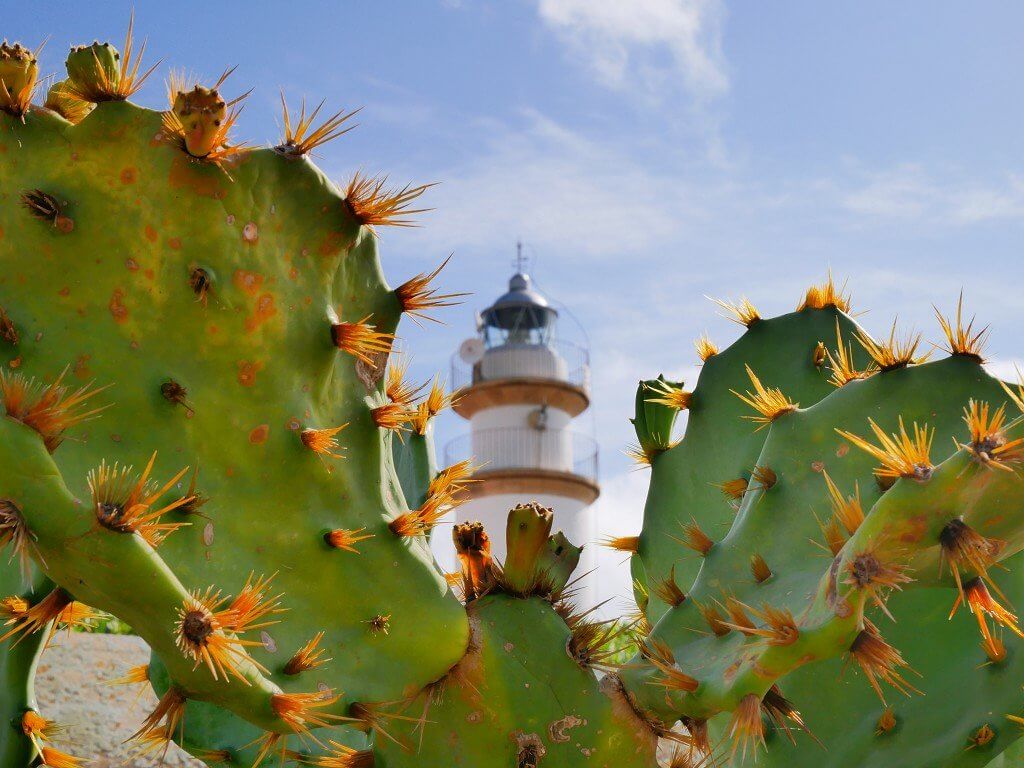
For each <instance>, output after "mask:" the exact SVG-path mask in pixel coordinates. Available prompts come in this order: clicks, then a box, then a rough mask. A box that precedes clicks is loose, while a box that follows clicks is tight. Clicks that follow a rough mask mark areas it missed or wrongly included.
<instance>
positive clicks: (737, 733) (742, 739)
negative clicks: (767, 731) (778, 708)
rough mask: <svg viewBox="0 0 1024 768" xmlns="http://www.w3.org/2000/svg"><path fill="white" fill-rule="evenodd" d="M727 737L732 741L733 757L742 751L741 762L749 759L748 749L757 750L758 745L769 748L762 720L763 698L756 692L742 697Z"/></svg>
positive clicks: (731, 753)
mask: <svg viewBox="0 0 1024 768" xmlns="http://www.w3.org/2000/svg"><path fill="white" fill-rule="evenodd" d="M726 737H727V738H728V739H729V740H731V741H732V750H731V751H730V753H729V754H730V755H731V758H732V759H733V760H735V759H736V753H737V752H739V753H740V762H741V763H742V762H744V761H745V760H746V759H747V750H748V749H751V750H753V751H756V750H757V747H758V745H760V746H762V747H764V748H765V749H767V744H765V740H764V722H763V721H762V720H761V699H760V698H759V697H758V696H757V694H756V693H748V694H747V695H746V696H744V697H743V698H742V699H740V702H739V704H738V705H737V707H736V710H735V711H734V712H733V713H732V720H730V721H729V729H728V730H727V731H726Z"/></svg>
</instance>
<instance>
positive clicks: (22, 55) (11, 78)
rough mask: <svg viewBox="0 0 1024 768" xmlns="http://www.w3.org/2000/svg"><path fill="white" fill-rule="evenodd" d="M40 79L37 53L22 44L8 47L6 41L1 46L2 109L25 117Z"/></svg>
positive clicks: (0, 92)
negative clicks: (37, 81)
mask: <svg viewBox="0 0 1024 768" xmlns="http://www.w3.org/2000/svg"><path fill="white" fill-rule="evenodd" d="M38 77H39V64H38V63H37V62H36V55H35V53H33V52H32V51H30V50H29V49H28V48H26V47H24V46H23V45H21V43H15V44H14V45H8V44H7V41H6V40H5V41H4V42H3V44H2V45H0V109H2V110H3V111H4V112H7V113H9V114H12V115H14V116H16V117H21V116H22V115H24V114H25V112H26V111H28V106H29V103H30V102H31V101H32V92H33V91H34V90H35V87H36V80H37V79H38Z"/></svg>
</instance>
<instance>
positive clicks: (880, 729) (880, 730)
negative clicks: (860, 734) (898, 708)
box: [875, 707, 896, 736]
mask: <svg viewBox="0 0 1024 768" xmlns="http://www.w3.org/2000/svg"><path fill="white" fill-rule="evenodd" d="M895 727H896V713H895V712H893V709H892V707H886V708H885V709H884V710H883V711H882V714H881V715H880V716H879V718H878V722H877V723H876V724H875V735H876V736H881V735H883V734H886V733H889V732H890V731H891V730H892V729H893V728H895Z"/></svg>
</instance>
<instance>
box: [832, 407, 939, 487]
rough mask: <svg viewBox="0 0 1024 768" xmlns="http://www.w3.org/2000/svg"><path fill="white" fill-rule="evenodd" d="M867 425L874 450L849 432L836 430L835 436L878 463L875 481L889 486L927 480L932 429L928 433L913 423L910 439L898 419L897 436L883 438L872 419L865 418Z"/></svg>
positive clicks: (881, 431)
mask: <svg viewBox="0 0 1024 768" xmlns="http://www.w3.org/2000/svg"><path fill="white" fill-rule="evenodd" d="M868 424H870V425H871V430H872V431H873V432H874V433H875V437H877V438H878V442H879V445H877V446H876V445H873V444H871V443H869V442H868V441H867V440H865V439H864V438H863V437H858V436H857V435H855V434H853V433H851V432H847V431H845V430H842V429H837V430H836V432H838V433H839V434H840V435H841V436H843V437H845V438H846V439H847V440H849V441H850V442H851V443H853V444H854V445H855V446H857V447H858V448H860V449H861V450H862V451H865V452H867V453H869V454H871V455H872V456H874V457H875V458H876V459H878V461H879V462H880V463H881V466H880V467H877V468H876V469H875V476H876V477H878V478H879V480H881V481H885V482H892V481H895V480H897V479H899V478H901V477H906V478H909V479H911V480H917V481H919V482H923V481H925V480H929V479H930V478H931V476H932V470H933V466H932V463H931V459H930V458H929V454H930V452H931V447H932V438H933V437H934V436H935V430H934V429H932V430H929V429H928V425H927V424H925V425H924V426H922V427H919V426H918V425H917V422H914V427H913V435H911V434H908V432H907V428H906V426H905V425H904V424H903V417H902V416H901V417H900V420H899V427H900V428H899V432H893V433H892V435H888V434H886V432H885V430H883V429H882V428H881V427H879V426H878V424H876V423H875V421H874V419H871V418H868Z"/></svg>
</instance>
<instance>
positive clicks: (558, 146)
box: [4, 0, 1024, 591]
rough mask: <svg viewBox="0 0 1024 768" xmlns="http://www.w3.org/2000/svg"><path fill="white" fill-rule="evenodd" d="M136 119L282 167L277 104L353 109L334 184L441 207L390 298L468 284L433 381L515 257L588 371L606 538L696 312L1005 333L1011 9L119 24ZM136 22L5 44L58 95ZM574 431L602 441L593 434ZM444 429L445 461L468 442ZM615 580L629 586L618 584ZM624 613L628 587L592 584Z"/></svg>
mask: <svg viewBox="0 0 1024 768" xmlns="http://www.w3.org/2000/svg"><path fill="white" fill-rule="evenodd" d="M136 6H137V9H136V10H137V23H136V26H137V31H138V32H139V33H140V34H141V35H143V36H148V37H149V48H148V51H147V59H148V60H149V61H155V60H156V59H163V64H162V65H161V67H160V68H159V70H158V73H157V76H155V77H154V78H153V79H152V80H151V82H150V83H149V84H148V85H147V87H146V88H145V89H144V91H143V92H142V93H141V94H140V95H139V96H138V97H137V100H138V101H140V102H141V103H144V104H147V105H149V106H153V107H162V106H163V104H164V97H163V80H164V78H165V77H166V74H167V71H168V69H169V68H171V67H174V68H181V67H183V68H186V69H188V70H190V71H193V72H195V73H197V74H199V75H201V76H204V77H207V78H210V79H215V78H216V76H217V75H219V74H220V72H221V71H222V70H223V69H224V68H225V67H226V66H230V65H238V70H237V72H236V73H235V75H233V76H232V78H231V80H229V87H228V88H227V89H226V90H227V92H228V94H232V93H234V91H235V90H237V91H242V90H245V89H248V88H249V87H252V86H255V88H256V90H255V91H254V92H253V94H252V96H251V97H250V98H249V99H248V106H247V108H246V111H245V113H244V115H243V117H242V119H241V121H240V128H239V130H238V137H239V138H244V139H246V140H249V141H254V142H263V141H273V140H275V139H276V137H277V134H278V125H279V113H278V106H277V100H278V89H279V88H283V89H284V90H285V92H286V94H287V95H288V96H289V97H290V99H291V100H295V101H297V100H298V99H299V98H301V97H302V96H306V97H307V98H308V99H310V100H319V99H320V98H326V99H327V100H328V105H329V107H331V108H340V107H342V106H347V107H356V106H362V107H363V108H364V109H363V111H362V113H361V114H360V116H359V123H360V127H359V128H358V129H357V130H355V131H353V132H352V133H350V134H348V135H347V136H345V137H344V138H342V139H340V140H338V141H336V142H335V143H333V144H331V145H329V146H327V147H325V148H324V149H323V150H322V151H321V152H320V155H319V158H318V162H319V163H320V164H321V166H322V167H324V168H325V169H326V170H327V171H328V172H329V173H330V174H331V175H332V176H333V177H336V178H338V179H339V180H340V179H345V178H347V176H348V175H349V174H350V173H351V172H352V171H354V170H355V169H358V168H362V169H365V170H369V171H387V172H388V173H390V174H391V176H392V178H393V179H394V180H396V181H402V182H404V181H406V180H409V181H416V182H423V181H440V182H441V184H440V186H438V187H437V188H436V189H434V190H432V191H431V192H430V193H429V196H428V198H427V202H428V203H429V204H430V205H431V206H434V207H436V209H437V210H436V211H435V212H433V213H431V214H428V215H425V216H423V217H422V224H423V227H422V228H420V229H414V230H405V231H396V230H392V231H387V230H385V231H384V232H383V233H382V238H381V239H382V247H381V252H382V259H383V261H384V265H385V270H386V272H387V274H388V275H389V277H390V279H391V280H392V282H393V283H394V284H397V283H399V282H401V281H402V280H404V279H405V278H406V277H408V276H410V275H411V274H414V273H416V272H419V271H422V270H425V269H427V268H430V267H432V266H433V265H434V264H435V263H436V262H438V261H439V260H440V259H442V258H443V257H444V256H445V255H447V254H448V253H450V252H454V254H455V256H454V258H453V260H452V264H451V265H450V268H449V270H448V274H447V275H446V285H447V286H449V287H451V288H452V289H455V290H466V291H473V292H474V293H475V294H476V296H475V297H473V298H472V299H471V300H470V301H469V303H468V304H467V305H466V306H464V307H459V308H457V309H454V310H451V311H449V312H447V313H446V315H445V320H446V321H447V323H448V324H447V325H446V326H444V327H429V328H425V329H423V330H420V329H417V328H416V327H415V326H413V327H411V328H409V329H407V331H408V333H407V339H408V341H407V344H408V346H409V347H410V348H411V349H413V350H414V351H415V369H416V371H418V372H419V373H420V374H421V375H422V376H423V377H426V375H427V374H428V373H429V372H431V371H434V370H437V369H445V368H446V367H447V360H448V356H449V355H450V353H451V351H452V350H453V349H454V348H455V347H456V346H457V344H458V342H459V341H460V340H461V339H463V338H465V337H466V336H467V335H469V333H470V332H471V329H472V315H473V311H474V310H475V309H478V308H480V307H481V306H483V305H486V304H487V303H488V302H489V301H490V300H491V299H493V298H494V297H495V296H496V295H497V294H498V293H500V292H501V290H502V288H503V285H504V282H505V280H506V279H507V277H508V273H509V271H510V263H511V260H512V257H513V255H514V243H515V240H516V238H517V237H521V238H522V239H523V240H524V242H525V243H526V244H527V248H528V251H529V253H531V254H533V255H535V257H536V260H537V266H536V270H535V272H536V277H537V279H538V281H539V283H540V284H541V285H542V286H543V287H544V288H546V289H547V290H548V291H549V293H550V294H551V295H552V296H553V297H555V298H557V299H558V300H559V301H561V302H563V303H564V304H565V305H567V306H568V307H569V308H570V309H571V310H572V312H573V314H574V315H575V316H577V317H578V318H579V320H580V322H581V323H582V324H583V325H584V327H585V328H586V330H587V332H588V334H589V336H590V339H591V343H592V346H593V350H592V356H593V366H594V407H593V420H592V424H593V428H594V429H595V430H596V434H597V436H598V438H599V440H600V442H601V445H602V450H603V454H602V470H603V480H604V487H605V494H604V496H603V499H602V501H601V502H600V507H599V514H600V520H601V525H602V527H603V528H604V529H605V530H607V531H608V532H614V533H632V532H635V530H636V529H637V528H638V526H639V518H640V514H641V510H642V506H643V498H644V493H645V487H646V475H645V474H644V473H642V472H632V471H631V468H630V465H629V463H628V460H627V459H625V457H624V456H623V455H622V453H621V450H622V448H623V447H624V446H625V444H626V443H627V442H629V441H630V439H631V438H632V435H631V429H630V426H629V424H628V422H627V417H628V416H629V414H630V411H631V408H632V404H631V401H632V397H633V391H634V387H635V383H636V380H637V379H638V378H640V377H647V376H650V375H654V374H656V373H658V372H661V371H664V372H665V373H667V374H673V375H675V376H681V375H682V376H685V377H686V378H687V379H689V380H692V378H693V377H694V375H695V373H696V368H695V365H694V364H695V355H694V353H693V347H692V340H693V339H694V338H695V337H696V336H697V335H699V334H700V333H701V332H702V331H704V330H708V331H709V332H710V333H711V336H712V337H713V338H714V339H715V340H716V341H718V342H719V343H722V344H724V343H727V342H728V341H729V340H731V339H732V338H734V337H735V336H736V334H737V332H738V330H739V329H738V327H736V326H734V325H732V324H730V323H729V322H728V321H726V320H725V319H722V318H720V317H718V316H716V314H715V311H714V307H713V306H712V305H711V304H710V303H709V302H708V301H707V300H706V299H704V296H705V295H706V294H707V295H712V296H723V297H730V298H736V297H738V296H739V295H741V294H746V295H748V296H749V297H750V298H751V299H752V300H753V301H754V302H755V304H757V305H758V306H759V307H760V308H761V310H762V312H764V313H777V312H783V311H788V310H790V309H792V308H793V307H794V306H795V304H796V302H797V300H798V297H799V295H800V293H801V291H802V289H803V288H804V287H805V286H806V284H808V283H809V282H811V281H812V280H818V279H820V278H821V277H822V276H823V275H824V274H825V272H826V270H827V269H828V268H830V267H831V269H832V270H833V272H834V273H835V274H836V275H837V276H838V277H840V278H841V279H845V278H849V284H850V288H851V289H852V291H853V297H854V302H855V306H856V308H858V309H867V308H870V309H871V312H870V313H869V314H867V315H865V316H864V317H863V322H864V323H865V324H866V325H867V326H868V327H869V328H870V329H872V330H874V331H876V332H881V331H883V330H887V328H888V325H889V324H890V323H891V322H892V319H893V316H894V315H897V314H898V315H899V318H900V322H901V324H903V325H906V326H914V327H917V328H918V329H920V330H924V331H926V335H927V336H928V337H929V338H931V339H933V340H934V339H937V337H938V334H937V329H936V326H935V323H934V320H933V319H932V317H931V312H932V310H931V304H932V302H934V303H936V304H938V305H939V306H940V307H943V308H946V309H949V308H951V307H952V306H953V305H954V304H955V301H956V297H957V294H958V293H959V291H960V290H961V288H963V290H964V293H965V301H966V304H967V307H968V308H969V309H970V310H971V311H977V312H978V314H979V317H980V318H981V319H982V320H983V321H984V322H990V323H992V325H993V327H994V333H993V335H992V340H991V343H990V348H989V349H990V353H991V355H992V356H993V358H995V361H996V366H997V367H998V368H1000V369H1001V370H1004V371H1006V370H1012V364H1013V362H1014V361H1015V360H1017V356H1019V355H1020V347H1019V345H1018V344H1017V343H1016V339H1015V336H1016V333H1015V326H1016V321H1018V319H1019V318H1020V317H1021V313H1022V309H1024V296H1022V294H1021V292H1020V291H1019V290H1015V289H1013V288H1012V286H1014V285H1020V283H1021V277H1022V273H1024V266H1021V244H1022V229H1024V228H1022V223H1024V163H1022V161H1021V158H1022V156H1024V131H1022V130H1021V128H1022V123H1024V106H1022V105H1024V101H1022V99H1021V98H1020V87H1019V82H1020V75H1021V70H1022V68H1024V48H1022V47H1021V46H1020V41H1019V37H1020V30H1021V29H1022V27H1024V5H1021V4H1020V3H1015V2H988V3H984V4H977V3H970V4H968V3H961V2H953V1H952V0H941V1H936V0H904V2H900V3H891V2H886V3H883V2H862V3H856V4H851V3H821V2H810V1H807V2H796V1H792V2H774V3H759V2H744V3H725V2H717V1H715V0H629V2H621V1H620V0H493V1H491V0H478V1H473V0H436V1H433V0H415V1H412V0H407V1H406V2H375V3H359V2H326V0H324V1H321V2H303V1H302V0H295V1H294V2H291V3H288V4H282V3H280V2H266V1H264V0H252V1H251V2H247V3H243V2H234V3H228V2H220V3H217V2H188V1H185V0H181V1H179V2H175V3H159V4H158V3H145V2H136ZM129 8H130V4H129V3H123V2H94V3H89V4H85V3H74V4H72V3H60V4H57V3H31V4H28V3H21V4H14V5H13V7H11V8H8V9H6V13H5V14H4V17H5V18H4V22H5V23H4V33H5V34H7V35H8V36H11V37H16V38H18V39H21V40H22V41H23V42H25V43H28V44H35V43H37V42H38V41H40V40H41V39H43V38H44V37H46V36H47V35H49V36H51V40H50V42H49V44H48V45H47V48H46V49H45V51H44V55H43V57H42V58H43V67H44V70H46V71H48V72H60V71H62V59H63V57H64V54H65V52H66V47H67V45H68V44H70V43H81V42H87V41H91V40H92V39H94V38H99V39H110V40H112V41H113V42H115V44H119V43H120V40H121V39H122V37H123V33H124V26H125V24H126V22H127V18H128V11H129ZM587 426H588V427H589V426H590V425H589V424H588V425H587ZM461 428H462V427H461V424H460V423H458V420H457V419H454V418H449V419H448V420H446V421H443V422H442V423H441V424H440V425H439V435H438V438H439V442H441V443H443V442H444V441H445V440H446V439H447V438H449V437H451V436H453V435H455V434H457V433H459V432H460V431H461ZM606 559H608V560H609V564H612V563H616V562H618V561H619V560H620V559H621V558H619V557H617V556H612V557H610V558H606ZM602 578H603V579H604V581H605V585H606V589H607V590H609V591H615V590H618V591H624V585H625V581H624V578H623V575H622V571H621V569H620V570H618V571H616V570H615V569H611V568H610V569H607V570H606V575H605V576H603V577H602Z"/></svg>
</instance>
